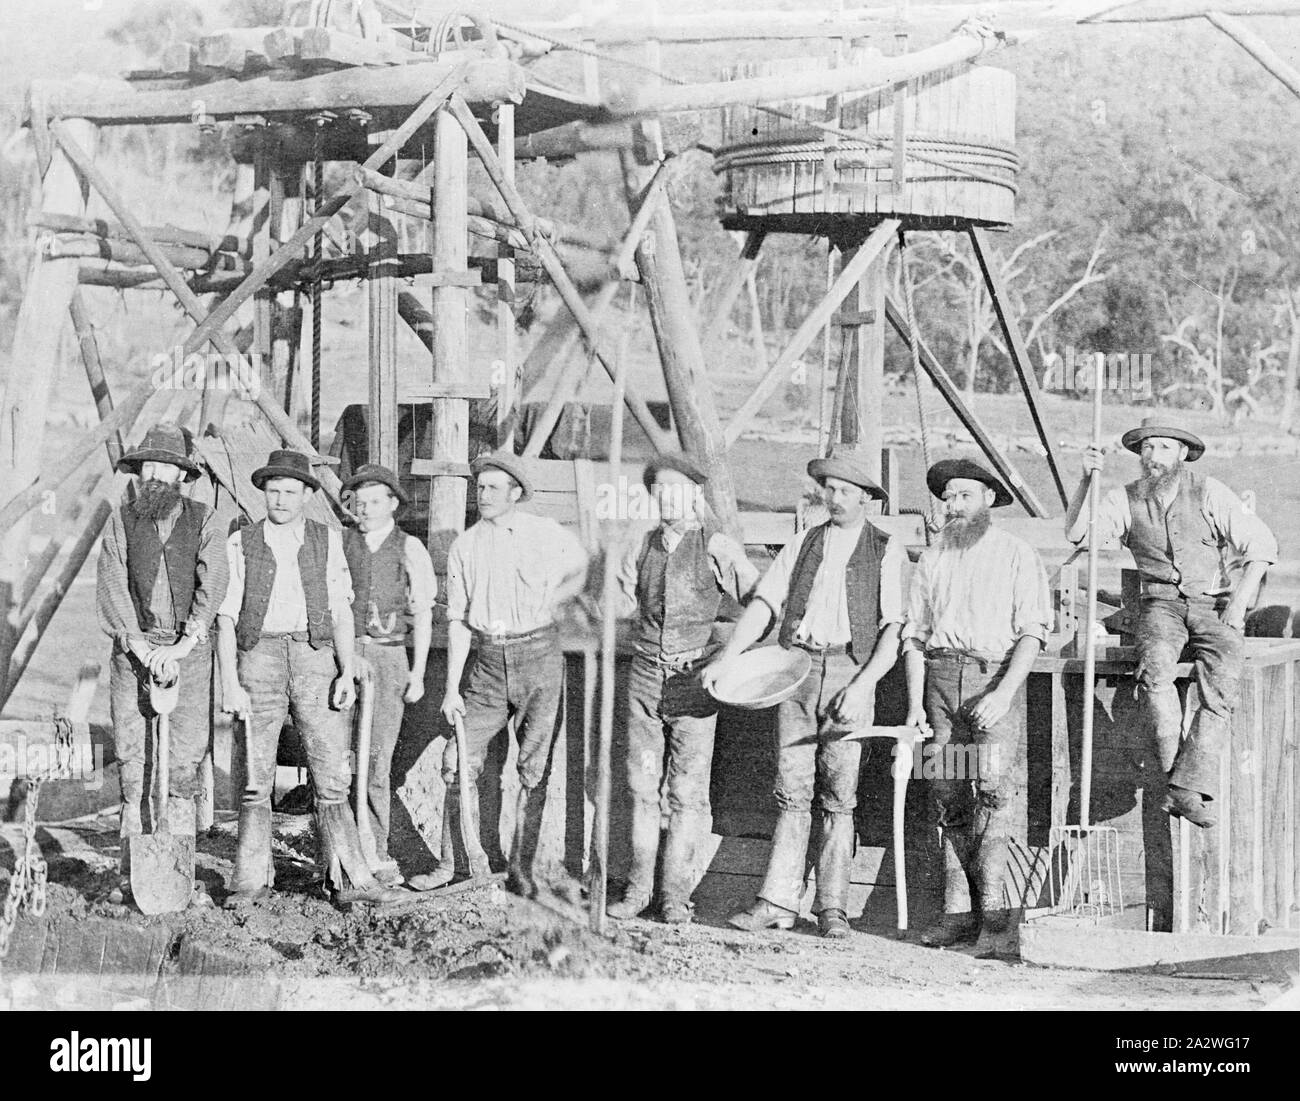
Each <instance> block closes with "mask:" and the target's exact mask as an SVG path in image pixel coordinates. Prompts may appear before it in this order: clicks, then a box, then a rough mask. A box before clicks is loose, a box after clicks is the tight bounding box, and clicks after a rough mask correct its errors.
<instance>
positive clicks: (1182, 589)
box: [1065, 417, 1277, 827]
mask: <svg viewBox="0 0 1300 1101" xmlns="http://www.w3.org/2000/svg"><path fill="white" fill-rule="evenodd" d="M1121 442H1122V443H1123V445H1124V446H1125V447H1126V448H1127V449H1128V450H1129V451H1132V452H1134V453H1135V454H1136V455H1138V456H1139V457H1140V460H1141V464H1142V477H1141V478H1139V479H1137V480H1136V481H1133V482H1129V483H1128V485H1126V486H1124V487H1122V488H1119V489H1113V490H1111V491H1110V492H1109V493H1107V494H1106V495H1105V496H1104V497H1103V498H1102V500H1101V503H1100V506H1099V509H1098V513H1097V525H1098V532H1097V537H1098V538H1099V539H1100V540H1101V545H1103V546H1104V545H1105V544H1106V543H1108V542H1114V541H1116V540H1118V541H1119V542H1120V543H1122V544H1123V545H1124V546H1126V547H1128V549H1129V550H1130V551H1131V552H1132V554H1133V561H1134V562H1135V563H1136V565H1137V568H1138V571H1139V572H1140V573H1141V575H1142V608H1141V611H1140V613H1139V617H1138V625H1137V647H1138V668H1137V687H1138V690H1139V693H1140V698H1141V699H1142V700H1143V709H1144V711H1145V712H1146V714H1147V716H1148V720H1147V721H1148V722H1150V724H1151V727H1152V730H1153V734H1154V737H1155V743H1156V748H1157V752H1158V753H1159V755H1160V767H1161V768H1162V769H1164V770H1165V771H1166V772H1167V773H1168V776H1169V794H1168V796H1167V798H1166V800H1165V806H1164V809H1165V810H1166V811H1168V812H1169V813H1170V814H1172V815H1174V816H1178V817H1183V818H1186V819H1187V820H1188V821H1189V822H1192V823H1194V824H1195V825H1197V826H1201V827H1206V826H1212V825H1214V824H1215V822H1216V820H1217V816H1218V812H1217V809H1216V807H1215V805H1214V804H1215V800H1216V799H1217V798H1218V795H1219V755H1220V753H1221V751H1222V748H1223V745H1224V742H1225V741H1226V740H1227V737H1228V734H1229V730H1230V727H1231V722H1232V710H1233V707H1234V706H1235V705H1236V701H1237V693H1238V689H1239V685H1240V680H1241V664H1242V650H1243V641H1242V640H1243V638H1244V627H1245V622H1246V612H1247V611H1249V609H1250V608H1251V606H1252V605H1253V604H1254V602H1255V597H1256V596H1257V595H1258V593H1259V585H1260V582H1261V581H1262V580H1263V578H1264V574H1265V572H1266V571H1267V569H1268V567H1269V566H1270V565H1272V564H1273V563H1274V562H1276V561H1277V540H1276V539H1274V538H1273V533H1272V532H1271V531H1269V529H1268V526H1267V525H1266V524H1265V523H1264V522H1263V521H1262V520H1261V519H1260V518H1259V517H1258V516H1257V515H1255V514H1254V512H1252V511H1250V510H1248V509H1247V508H1246V507H1245V506H1244V505H1243V504H1242V502H1241V499H1240V498H1239V497H1238V496H1237V495H1236V494H1235V493H1233V492H1232V490H1230V489H1229V488H1228V487H1227V486H1225V485H1224V484H1223V483H1222V482H1220V481H1218V479H1216V478H1211V477H1209V476H1207V475H1201V474H1196V473H1193V472H1192V471H1190V470H1188V469H1187V468H1186V467H1185V466H1184V464H1185V463H1193V462H1195V461H1196V460H1197V459H1199V458H1200V457H1201V455H1202V454H1204V452H1205V444H1203V443H1202V442H1201V441H1200V440H1199V439H1198V438H1197V437H1196V436H1194V435H1192V433H1190V432H1187V431H1184V430H1183V429H1181V428H1172V427H1168V426H1163V425H1160V424H1158V423H1156V418H1153V417H1148V418H1147V419H1146V420H1144V421H1143V422H1142V424H1141V425H1140V426H1139V427H1137V428H1133V429H1130V430H1129V431H1128V432H1125V433H1124V435H1123V437H1122V441H1121ZM1103 455H1104V451H1102V450H1099V449H1097V448H1093V447H1090V448H1089V449H1088V452H1087V454H1086V456H1085V458H1084V461H1083V481H1082V482H1081V483H1080V484H1079V488H1078V490H1076V492H1075V495H1074V498H1073V500H1071V502H1070V509H1069V512H1068V513H1067V515H1066V522H1065V526H1066V537H1067V538H1068V539H1069V540H1070V541H1071V542H1074V543H1079V542H1082V541H1083V540H1084V539H1085V538H1086V537H1087V534H1088V514H1087V510H1086V509H1085V508H1084V507H1083V505H1084V501H1085V500H1086V499H1087V490H1088V479H1089V476H1090V475H1091V473H1092V471H1094V470H1097V471H1100V470H1101V468H1102V464H1103V461H1104V460H1103ZM1189 644H1190V645H1191V648H1192V651H1193V654H1194V656H1195V662H1196V682H1197V685H1198V687H1199V689H1200V706H1199V707H1198V708H1197V709H1196V714H1195V716H1194V717H1193V720H1192V726H1191V731H1190V733H1189V734H1188V736H1187V740H1186V741H1185V742H1183V743H1182V745H1181V747H1180V746H1179V735H1180V732H1181V730H1182V708H1181V707H1180V706H1179V702H1178V690H1177V689H1176V688H1175V686H1174V673H1175V671H1176V667H1177V665H1178V659H1179V657H1180V655H1181V654H1182V652H1183V649H1184V648H1185V647H1186V646H1188V645H1189Z"/></svg>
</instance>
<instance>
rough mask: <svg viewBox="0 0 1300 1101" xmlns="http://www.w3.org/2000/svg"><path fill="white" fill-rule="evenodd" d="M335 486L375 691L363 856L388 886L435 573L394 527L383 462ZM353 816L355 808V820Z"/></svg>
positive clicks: (395, 499)
mask: <svg viewBox="0 0 1300 1101" xmlns="http://www.w3.org/2000/svg"><path fill="white" fill-rule="evenodd" d="M343 489H344V490H345V491H346V490H351V491H352V495H353V496H352V508H353V511H354V512H355V513H356V515H357V520H358V522H359V525H360V528H359V530H358V529H357V528H348V529H347V531H346V532H344V534H343V552H344V554H345V555H346V556H347V560H348V570H349V571H350V573H351V575H352V585H353V601H352V619H353V622H354V624H355V625H356V643H357V646H358V647H359V648H360V650H359V654H360V656H361V657H362V658H363V659H364V660H365V661H366V662H367V663H368V664H369V666H370V669H371V672H372V674H373V678H374V692H375V697H374V699H375V706H374V719H373V724H372V726H371V733H370V762H369V763H370V779H369V782H368V785H367V787H368V791H367V795H366V802H367V803H368V804H369V807H370V810H369V813H370V830H369V831H368V832H369V834H370V837H373V839H374V850H373V851H372V852H367V853H366V858H367V859H368V860H369V861H370V862H371V870H372V871H374V873H375V876H376V878H377V879H379V881H380V882H381V883H383V884H384V885H385V886H390V887H391V886H394V885H396V884H398V883H400V882H401V881H402V876H401V873H400V872H399V871H398V868H397V863H396V861H394V860H393V859H392V857H390V856H389V854H388V822H389V813H390V811H391V809H392V808H391V804H392V791H391V785H390V773H391V770H392V765H393V750H394V749H395V748H396V746H397V736H398V734H399V733H400V731H401V729H402V715H403V712H404V710H405V705H406V704H408V703H416V702H417V701H419V700H420V699H421V697H423V696H424V668H425V665H426V663H427V662H428V660H429V643H430V640H431V637H432V634H433V601H434V597H435V596H437V593H438V578H437V576H436V575H435V574H434V572H433V562H432V561H431V560H430V558H429V552H428V551H427V550H425V549H424V544H423V543H421V542H420V541H419V540H418V539H415V538H413V537H412V536H410V535H407V534H406V533H405V532H404V531H402V529H401V528H399V527H398V526H397V523H396V521H395V519H394V517H395V516H396V514H397V510H398V509H399V508H401V507H403V506H404V505H405V504H406V503H407V498H406V494H405V493H404V492H403V490H402V486H401V483H400V482H399V481H398V478H397V475H396V474H394V473H393V472H392V471H391V470H389V469H388V468H387V467H386V466H378V465H375V464H371V463H367V464H365V465H363V466H360V467H358V468H357V470H356V472H355V473H354V474H353V475H352V477H350V478H349V479H348V480H347V481H346V482H345V483H344V484H343ZM408 646H409V647H410V648H411V649H410V652H409V654H408V652H407V647H408ZM360 814H361V810H360V807H358V810H357V815H358V821H359V820H360ZM366 832H367V831H362V832H361V837H362V845H363V847H367V840H368V839H367V836H366Z"/></svg>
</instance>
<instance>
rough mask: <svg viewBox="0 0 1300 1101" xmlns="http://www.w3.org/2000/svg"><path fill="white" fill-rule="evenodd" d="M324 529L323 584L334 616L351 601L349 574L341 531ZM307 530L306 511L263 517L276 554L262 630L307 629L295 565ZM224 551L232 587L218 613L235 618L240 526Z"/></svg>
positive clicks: (240, 584) (240, 590)
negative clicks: (286, 518) (290, 519)
mask: <svg viewBox="0 0 1300 1101" xmlns="http://www.w3.org/2000/svg"><path fill="white" fill-rule="evenodd" d="M328 530H329V539H328V542H327V543H326V547H327V551H326V559H325V586H326V589H327V591H328V593H329V610H330V614H331V616H337V615H339V614H340V613H341V612H346V611H348V609H349V608H350V607H351V606H352V574H351V573H350V572H349V571H348V560H347V558H346V557H345V556H344V554H343V537H342V535H341V534H340V533H339V532H338V530H337V529H335V528H330V529H328ZM306 533H307V521H306V518H305V517H299V518H298V520H297V522H296V523H292V524H273V523H271V521H270V520H267V521H266V523H265V524H264V525H263V526H262V537H263V538H264V539H265V540H266V545H267V547H269V548H270V551H271V554H272V556H273V557H274V558H275V580H274V581H273V582H272V583H271V599H270V601H269V603H268V604H267V606H266V619H265V620H263V622H262V632H263V633H264V634H268V635H272V634H281V633H288V632H290V631H305V630H307V597H306V594H304V592H303V588H302V575H301V574H300V573H299V571H298V551H299V549H300V548H301V547H302V545H303V542H304V541H305V540H306V537H307V535H306ZM226 556H227V559H228V560H229V562H230V587H229V588H228V589H227V590H226V599H225V600H224V601H223V602H222V604H221V608H220V609H219V610H218V612H217V614H218V615H223V616H226V617H227V618H228V619H232V620H238V619H239V609H240V607H241V606H242V605H243V603H244V540H243V532H242V530H241V531H236V532H234V533H233V534H232V535H231V536H230V538H229V539H228V540H226Z"/></svg>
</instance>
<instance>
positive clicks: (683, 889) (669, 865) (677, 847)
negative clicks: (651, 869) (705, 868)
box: [660, 810, 704, 925]
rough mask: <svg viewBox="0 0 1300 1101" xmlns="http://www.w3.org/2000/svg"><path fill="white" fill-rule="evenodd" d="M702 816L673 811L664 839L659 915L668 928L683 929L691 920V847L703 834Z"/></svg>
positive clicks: (693, 812) (693, 847)
mask: <svg viewBox="0 0 1300 1101" xmlns="http://www.w3.org/2000/svg"><path fill="white" fill-rule="evenodd" d="M703 818H704V815H702V814H700V813H698V812H697V811H690V810H679V811H674V812H673V813H672V815H671V816H670V817H669V819H668V833H667V836H666V837H665V838H664V867H663V889H662V891H661V892H660V894H661V896H662V897H661V900H660V915H661V916H662V918H663V920H664V922H665V923H667V924H668V925H685V924H686V923H687V922H689V921H690V920H691V916H692V911H693V907H692V905H691V892H692V890H693V889H694V887H695V878H696V867H695V847H696V845H697V844H698V843H699V839H700V834H701V832H702V831H703V828H704V826H703Z"/></svg>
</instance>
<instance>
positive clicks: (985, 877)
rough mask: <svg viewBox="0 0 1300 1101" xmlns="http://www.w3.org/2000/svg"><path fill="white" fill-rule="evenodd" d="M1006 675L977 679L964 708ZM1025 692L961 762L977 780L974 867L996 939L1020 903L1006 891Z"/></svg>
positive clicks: (978, 736)
mask: <svg viewBox="0 0 1300 1101" xmlns="http://www.w3.org/2000/svg"><path fill="white" fill-rule="evenodd" d="M1001 676H1002V670H993V671H991V672H990V673H987V674H982V675H980V676H979V678H978V679H976V678H975V677H973V676H972V677H971V678H970V681H969V687H968V688H967V686H965V685H964V686H963V687H964V688H967V690H966V691H965V692H964V693H963V695H964V702H966V703H968V704H969V703H970V702H972V701H973V700H975V699H978V697H979V696H980V695H982V694H983V693H984V692H985V691H986V690H987V689H988V688H991V687H992V686H993V685H995V684H996V683H997V681H998V680H999V679H1001ZM1023 692H1024V690H1023V688H1022V689H1021V690H1020V691H1019V692H1017V693H1016V696H1015V699H1014V700H1013V701H1012V703H1011V707H1010V708H1009V709H1008V710H1007V713H1006V715H1004V716H1003V717H1002V718H1001V719H999V720H998V721H997V722H996V723H995V724H994V725H993V726H992V727H990V728H989V729H987V730H977V731H975V732H974V734H973V743H974V746H975V751H974V753H971V752H969V751H968V753H967V755H966V759H965V761H963V762H960V763H961V765H962V766H963V769H964V772H965V774H966V775H967V776H974V783H975V815H974V821H973V828H972V836H971V844H972V853H971V855H972V865H973V868H972V870H973V872H974V880H975V884H976V887H977V889H978V892H979V894H978V898H979V906H980V912H981V915H982V922H983V927H984V929H985V930H986V931H988V932H991V933H999V932H1002V931H1003V930H1004V929H1005V928H1006V926H1007V923H1008V922H1009V920H1010V913H1011V910H1012V909H1015V908H1017V907H1016V902H1017V900H1014V899H1009V898H1008V896H1007V891H1006V871H1007V858H1008V856H1009V853H1010V845H1011V838H1010V834H1011V799H1012V796H1013V795H1014V793H1015V788H1016V779H1017V777H1018V776H1019V775H1021V774H1022V769H1021V767H1020V732H1021V730H1022V729H1023V725H1024V724H1023V722H1022V720H1021V713H1022V710H1023V706H1024V695H1023Z"/></svg>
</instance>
